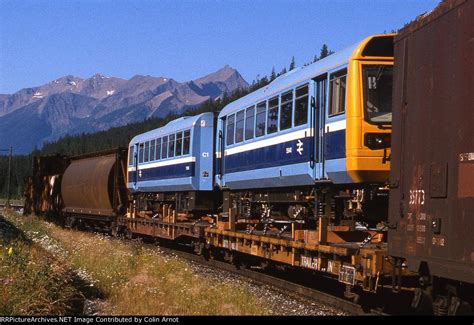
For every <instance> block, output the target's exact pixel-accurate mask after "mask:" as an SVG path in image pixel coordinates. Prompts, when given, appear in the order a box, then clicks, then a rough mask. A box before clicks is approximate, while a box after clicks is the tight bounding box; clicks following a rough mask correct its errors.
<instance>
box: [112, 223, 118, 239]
mask: <svg viewBox="0 0 474 325" xmlns="http://www.w3.org/2000/svg"><path fill="white" fill-rule="evenodd" d="M110 235H111V236H112V237H117V235H118V227H117V223H115V222H112V224H111V225H110Z"/></svg>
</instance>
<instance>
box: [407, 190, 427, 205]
mask: <svg viewBox="0 0 474 325" xmlns="http://www.w3.org/2000/svg"><path fill="white" fill-rule="evenodd" d="M409 204H410V205H424V204H425V190H410V202H409Z"/></svg>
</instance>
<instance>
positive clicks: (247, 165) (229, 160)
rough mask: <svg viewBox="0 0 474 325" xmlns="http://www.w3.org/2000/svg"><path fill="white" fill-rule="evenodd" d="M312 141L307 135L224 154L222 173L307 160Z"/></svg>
mask: <svg viewBox="0 0 474 325" xmlns="http://www.w3.org/2000/svg"><path fill="white" fill-rule="evenodd" d="M313 143H314V141H313V138H312V137H307V138H303V139H298V140H292V141H288V142H284V143H279V144H275V145H271V146H267V147H263V148H257V149H253V150H248V151H244V152H240V153H236V154H233V155H230V156H226V157H225V164H224V173H235V172H241V171H246V170H252V169H261V168H269V167H276V166H283V165H291V164H298V163H301V162H307V161H309V160H310V154H311V151H312V148H313Z"/></svg>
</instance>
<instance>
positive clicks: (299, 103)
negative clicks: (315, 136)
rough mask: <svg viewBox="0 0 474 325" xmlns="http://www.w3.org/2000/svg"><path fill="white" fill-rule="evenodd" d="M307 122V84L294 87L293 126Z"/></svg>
mask: <svg viewBox="0 0 474 325" xmlns="http://www.w3.org/2000/svg"><path fill="white" fill-rule="evenodd" d="M307 122H308V85H304V86H302V87H299V88H296V103H295V126H298V125H303V124H306V123H307Z"/></svg>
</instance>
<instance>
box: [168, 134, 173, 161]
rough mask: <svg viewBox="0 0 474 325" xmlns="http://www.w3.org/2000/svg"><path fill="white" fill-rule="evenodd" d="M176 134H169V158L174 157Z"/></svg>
mask: <svg viewBox="0 0 474 325" xmlns="http://www.w3.org/2000/svg"><path fill="white" fill-rule="evenodd" d="M174 140H175V136H174V134H170V135H169V136H168V158H171V157H174V146H175V143H174Z"/></svg>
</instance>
